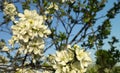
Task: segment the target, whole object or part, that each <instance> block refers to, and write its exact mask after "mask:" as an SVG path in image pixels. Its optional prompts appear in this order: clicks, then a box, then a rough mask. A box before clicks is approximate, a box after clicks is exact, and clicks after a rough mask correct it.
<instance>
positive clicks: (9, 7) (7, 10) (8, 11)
mask: <svg viewBox="0 0 120 73" xmlns="http://www.w3.org/2000/svg"><path fill="white" fill-rule="evenodd" d="M3 11H4V14H5V15H6V16H9V17H10V19H11V20H15V18H14V16H15V15H17V10H16V7H15V5H14V4H12V3H8V2H5V3H4V9H3Z"/></svg>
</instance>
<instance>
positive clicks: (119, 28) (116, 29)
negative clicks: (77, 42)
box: [0, 0, 120, 58]
mask: <svg viewBox="0 0 120 73" xmlns="http://www.w3.org/2000/svg"><path fill="white" fill-rule="evenodd" d="M115 1H117V0H108V3H107V5H106V7H105V8H104V10H102V11H101V12H100V13H99V15H100V16H101V15H105V14H106V11H108V10H109V9H110V8H111V7H112V6H113V2H115ZM99 15H98V16H99ZM2 16H3V14H2V13H0V19H1V20H0V22H2V20H3V19H2ZM103 20H104V19H101V20H99V21H98V22H97V23H96V24H100V23H101V22H102V21H103ZM111 23H112V28H111V29H112V30H111V35H110V36H109V38H108V39H107V40H104V42H105V45H104V46H103V48H105V49H108V48H109V46H108V44H107V41H108V40H110V39H111V37H112V36H116V37H117V38H119V39H120V14H118V15H116V17H115V18H114V19H111ZM10 38H11V36H10V35H9V34H8V33H4V32H0V39H6V41H7V40H8V39H10ZM117 46H118V48H119V47H120V44H118V45H117ZM53 51H54V52H55V50H53V49H49V51H48V52H47V54H48V53H52V52H53ZM90 51H91V52H92V53H91V56H92V58H94V57H95V56H94V53H93V52H95V51H94V50H90Z"/></svg>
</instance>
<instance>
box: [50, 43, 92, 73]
mask: <svg viewBox="0 0 120 73" xmlns="http://www.w3.org/2000/svg"><path fill="white" fill-rule="evenodd" d="M49 58H50V60H51V64H52V66H53V68H54V69H55V73H84V72H86V70H87V67H88V65H89V64H90V63H91V62H92V60H91V58H90V56H89V53H88V52H85V51H84V50H83V49H80V47H79V46H77V45H74V47H72V48H70V49H68V50H62V51H57V52H56V54H55V55H51V56H49Z"/></svg>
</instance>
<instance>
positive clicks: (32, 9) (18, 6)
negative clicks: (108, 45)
mask: <svg viewBox="0 0 120 73" xmlns="http://www.w3.org/2000/svg"><path fill="white" fill-rule="evenodd" d="M105 3H106V0H101V1H97V0H91V1H89V0H85V1H84V0H83V1H82V0H58V1H56V0H3V1H1V3H0V4H1V7H0V10H1V13H2V14H3V15H4V16H3V18H4V19H3V21H2V23H1V24H0V27H1V28H0V29H1V32H7V33H9V34H10V35H11V39H9V40H8V41H4V40H1V41H0V72H3V73H7V72H8V73H85V72H86V70H87V68H88V66H89V64H91V63H92V59H91V58H90V53H89V52H87V49H88V48H93V47H94V46H95V45H96V48H100V46H102V45H103V42H102V40H103V39H106V38H107V36H108V35H109V34H110V28H111V23H110V19H111V18H114V16H115V15H116V14H117V13H119V12H118V11H119V8H120V5H119V2H118V3H116V4H115V5H114V7H113V8H111V9H110V10H109V13H107V14H105V15H103V16H100V15H97V13H98V12H99V11H101V10H102V9H103V8H104V6H105ZM114 8H116V9H114ZM105 17H106V18H105ZM101 18H105V20H104V21H103V23H101V25H98V26H97V25H96V22H97V20H99V19H101ZM96 26H97V28H95V27H96ZM2 27H4V28H2ZM5 42H6V43H5ZM78 44H79V46H78ZM53 49H54V50H56V52H53V53H51V54H48V55H45V53H46V52H47V51H50V50H53Z"/></svg>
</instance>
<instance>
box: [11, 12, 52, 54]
mask: <svg viewBox="0 0 120 73" xmlns="http://www.w3.org/2000/svg"><path fill="white" fill-rule="evenodd" d="M18 16H19V17H20V18H19V20H18V21H15V23H16V25H13V26H12V27H11V28H12V31H13V36H12V39H11V40H10V41H9V42H10V44H11V45H12V44H15V43H19V45H20V48H19V51H20V52H22V51H23V53H24V54H26V53H31V52H33V53H34V54H39V55H41V53H42V51H43V49H44V38H46V37H47V35H49V34H50V33H51V31H50V30H49V29H48V28H47V26H45V25H43V23H44V16H40V15H39V14H37V12H36V10H32V11H30V10H25V11H24V14H22V13H19V14H18Z"/></svg>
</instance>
